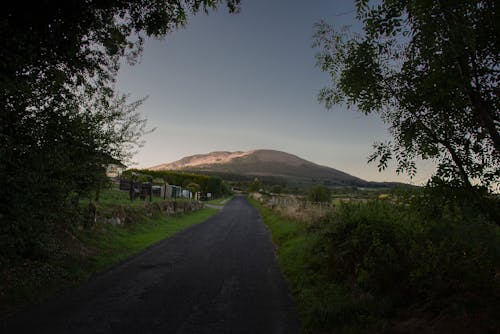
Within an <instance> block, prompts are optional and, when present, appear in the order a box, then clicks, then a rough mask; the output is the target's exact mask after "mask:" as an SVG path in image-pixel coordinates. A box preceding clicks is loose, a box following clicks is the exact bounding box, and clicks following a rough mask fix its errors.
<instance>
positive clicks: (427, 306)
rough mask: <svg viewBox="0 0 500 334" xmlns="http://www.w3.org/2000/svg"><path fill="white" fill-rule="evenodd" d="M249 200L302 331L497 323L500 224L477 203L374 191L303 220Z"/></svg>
mask: <svg viewBox="0 0 500 334" xmlns="http://www.w3.org/2000/svg"><path fill="white" fill-rule="evenodd" d="M251 203H252V204H254V205H255V206H256V207H257V208H258V209H259V211H260V213H261V216H262V218H263V221H264V223H265V224H266V225H267V226H268V227H269V229H270V231H271V233H272V237H273V241H274V242H275V244H276V245H277V257H278V261H279V264H280V267H281V269H282V271H283V274H284V276H285V278H286V279H287V281H288V285H289V288H290V290H291V292H292V295H293V296H294V299H295V301H296V305H297V309H298V311H299V316H300V319H301V324H302V332H303V333H331V332H335V333H368V332H375V333H381V332H392V331H391V329H392V328H394V329H395V332H407V331H409V330H410V329H412V328H411V326H412V321H416V322H417V323H419V324H420V326H423V327H422V328H424V329H423V330H422V331H423V332H455V333H466V332H467V330H466V328H475V329H478V332H485V333H489V332H492V333H493V332H495V331H492V330H493V329H494V328H499V327H498V326H499V324H498V320H497V319H498V317H497V316H496V314H498V309H500V304H499V302H498V300H500V299H498V296H499V292H500V284H499V283H498V282H499V281H498V280H497V279H496V277H497V276H498V272H499V270H498V268H499V266H498V264H499V263H500V261H499V259H500V252H499V246H498V245H500V243H499V240H500V239H499V238H500V229H499V228H498V226H497V225H496V224H494V223H493V222H489V221H488V220H487V219H486V218H485V217H480V216H479V215H478V212H477V211H476V210H474V211H472V212H471V213H470V214H471V216H466V213H467V212H465V211H464V212H465V213H463V212H462V213H461V214H460V215H456V214H455V215H452V214H451V213H450V211H449V210H447V208H444V209H441V211H431V210H430V209H429V208H428V207H427V206H425V205H422V204H421V203H420V202H417V203H413V202H410V203H404V204H398V203H393V202H391V201H385V200H375V201H368V202H366V203H365V202H355V203H346V204H343V205H341V206H339V207H338V208H337V209H336V210H335V211H334V212H333V213H332V214H331V216H327V217H325V218H322V219H319V220H316V221H309V222H299V221H294V220H293V219H290V218H284V217H283V216H280V215H279V213H278V212H276V211H273V210H271V209H270V208H268V207H266V206H265V205H262V204H260V203H259V202H257V201H254V200H251ZM425 203H426V202H424V204H425ZM433 203H434V201H433V202H431V204H433ZM427 205H429V204H427ZM436 212H438V213H439V212H441V213H439V214H438V213H436ZM440 215H441V216H440ZM443 273H444V274H443ZM492 310H496V311H492ZM436 312H439V314H440V317H439V319H438V320H436V317H435V314H437V313H436ZM464 314H466V315H467V316H465V317H464V316H463V315H464ZM398 326H400V327H401V326H402V327H401V328H402V329H398V330H396V328H399V327H398ZM457 328H458V329H460V330H457ZM462 329H465V331H463V330H462ZM411 332H413V331H411Z"/></svg>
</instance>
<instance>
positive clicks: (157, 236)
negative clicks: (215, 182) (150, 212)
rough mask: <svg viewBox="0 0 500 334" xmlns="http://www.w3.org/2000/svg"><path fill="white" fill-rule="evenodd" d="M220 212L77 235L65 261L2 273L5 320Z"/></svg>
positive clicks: (0, 308)
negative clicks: (6, 316) (20, 310)
mask: <svg viewBox="0 0 500 334" xmlns="http://www.w3.org/2000/svg"><path fill="white" fill-rule="evenodd" d="M107 200H108V201H109V202H108V203H109V205H111V204H116V203H120V201H116V202H112V201H111V199H109V197H108V199H107ZM217 212H218V210H216V209H211V208H204V209H201V210H198V211H195V212H191V213H188V214H184V215H182V216H173V217H171V216H165V215H162V214H158V215H156V216H153V217H150V218H147V217H145V216H142V217H140V216H137V221H136V222H134V223H131V224H129V225H125V226H113V225H110V224H102V223H101V224H99V225H98V226H96V227H95V228H93V229H90V230H88V229H84V230H78V229H75V231H73V233H72V239H71V240H68V241H67V246H65V247H67V248H64V249H63V250H62V252H61V256H59V257H57V258H52V259H49V260H39V261H29V262H25V263H23V264H22V265H19V266H16V267H15V268H11V269H10V270H8V271H5V272H3V273H2V276H1V280H0V317H1V316H3V315H6V314H10V313H12V312H15V311H16V310H19V309H20V308H21V307H23V306H26V305H29V304H32V303H37V302H41V301H43V300H46V299H49V298H51V297H53V296H55V295H57V294H58V293H60V291H62V290H64V289H66V288H68V287H71V286H75V285H78V284H81V283H82V282H84V281H86V280H88V279H89V278H90V277H92V276H93V275H94V274H96V273H99V272H102V271H104V270H106V269H108V268H110V267H112V266H114V265H116V264H118V263H120V262H121V261H123V260H125V259H127V258H128V257H130V256H132V255H134V254H136V253H138V252H140V251H141V250H144V249H145V248H147V247H149V246H151V245H153V244H155V243H157V242H159V241H161V240H163V239H166V238H168V237H170V236H172V235H173V234H175V233H177V232H179V231H181V230H184V229H186V228H188V227H190V226H192V225H194V224H198V223H201V222H203V221H205V220H206V219H208V218H209V217H211V216H213V215H214V214H215V213H217Z"/></svg>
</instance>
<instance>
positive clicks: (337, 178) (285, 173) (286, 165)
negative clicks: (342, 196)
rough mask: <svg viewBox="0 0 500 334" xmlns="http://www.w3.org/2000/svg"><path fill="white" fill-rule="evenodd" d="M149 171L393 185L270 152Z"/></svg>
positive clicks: (187, 160)
mask: <svg viewBox="0 0 500 334" xmlns="http://www.w3.org/2000/svg"><path fill="white" fill-rule="evenodd" d="M149 169H150V170H176V171H186V172H203V173H215V174H223V175H243V176H246V177H259V178H260V177H267V178H283V179H287V180H292V181H293V182H295V183H297V182H298V183H303V184H311V183H321V184H324V185H327V186H357V187H380V186H388V185H389V186H390V185H392V184H393V183H387V182H383V183H378V182H369V181H366V180H363V179H361V178H358V177H356V176H353V175H350V174H348V173H346V172H343V171H340V170H337V169H335V168H332V167H328V166H322V165H319V164H316V163H314V162H311V161H308V160H305V159H303V158H300V157H298V156H296V155H293V154H290V153H286V152H282V151H276V150H270V149H258V150H250V151H235V152H229V151H214V152H210V153H206V154H195V155H191V156H186V157H184V158H181V159H179V160H177V161H174V162H171V163H164V164H160V165H156V166H152V167H150V168H149ZM394 184H395V183H394Z"/></svg>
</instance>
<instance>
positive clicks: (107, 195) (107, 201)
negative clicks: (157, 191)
mask: <svg viewBox="0 0 500 334" xmlns="http://www.w3.org/2000/svg"><path fill="white" fill-rule="evenodd" d="M151 199H152V202H153V203H154V202H162V201H163V198H162V197H158V196H152V198H151ZM84 203H88V199H87V200H84ZM145 203H149V197H148V198H146V200H144V201H143V200H141V199H140V198H136V199H135V200H134V201H131V200H130V197H129V192H128V191H123V190H118V189H116V188H108V189H103V190H101V194H100V196H99V201H98V202H97V203H96V204H97V206H98V207H106V206H110V205H117V204H121V205H128V206H134V207H135V206H143V205H144V204H145Z"/></svg>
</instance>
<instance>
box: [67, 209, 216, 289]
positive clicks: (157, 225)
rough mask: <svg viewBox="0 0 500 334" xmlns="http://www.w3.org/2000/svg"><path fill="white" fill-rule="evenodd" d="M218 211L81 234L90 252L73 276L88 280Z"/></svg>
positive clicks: (158, 219) (156, 219) (108, 227)
mask: <svg viewBox="0 0 500 334" xmlns="http://www.w3.org/2000/svg"><path fill="white" fill-rule="evenodd" d="M217 212H218V211H217V210H216V209H211V208H204V209H201V210H199V211H195V212H192V213H189V214H185V215H182V216H176V217H168V216H164V215H158V216H156V217H154V218H148V219H145V220H144V221H143V222H141V223H137V224H133V225H132V226H125V227H120V226H113V225H110V224H107V225H105V226H103V227H102V228H101V229H100V230H99V231H88V230H84V231H80V232H79V233H77V236H78V239H79V240H81V242H82V243H83V244H84V245H85V246H86V247H87V248H88V249H89V250H90V255H87V256H84V257H83V258H82V259H81V260H80V262H79V263H77V262H74V264H77V265H76V266H72V268H71V269H72V270H71V271H70V272H71V274H72V276H74V277H77V278H83V279H87V278H88V277H89V276H91V275H93V274H95V273H98V272H100V271H103V270H105V269H107V268H109V267H111V266H113V265H115V264H117V263H119V262H121V261H123V260H125V259H126V258H128V257H130V256H131V255H134V254H136V253H138V252H140V251H141V250H143V249H145V248H147V247H149V246H151V245H153V244H155V243H157V242H159V241H161V240H164V239H166V238H168V237H170V236H172V235H173V234H175V233H177V232H179V231H182V230H184V229H186V228H188V227H190V226H192V225H195V224H198V223H200V222H203V221H205V220H207V219H208V218H210V217H211V216H213V215H214V214H215V213H217Z"/></svg>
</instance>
